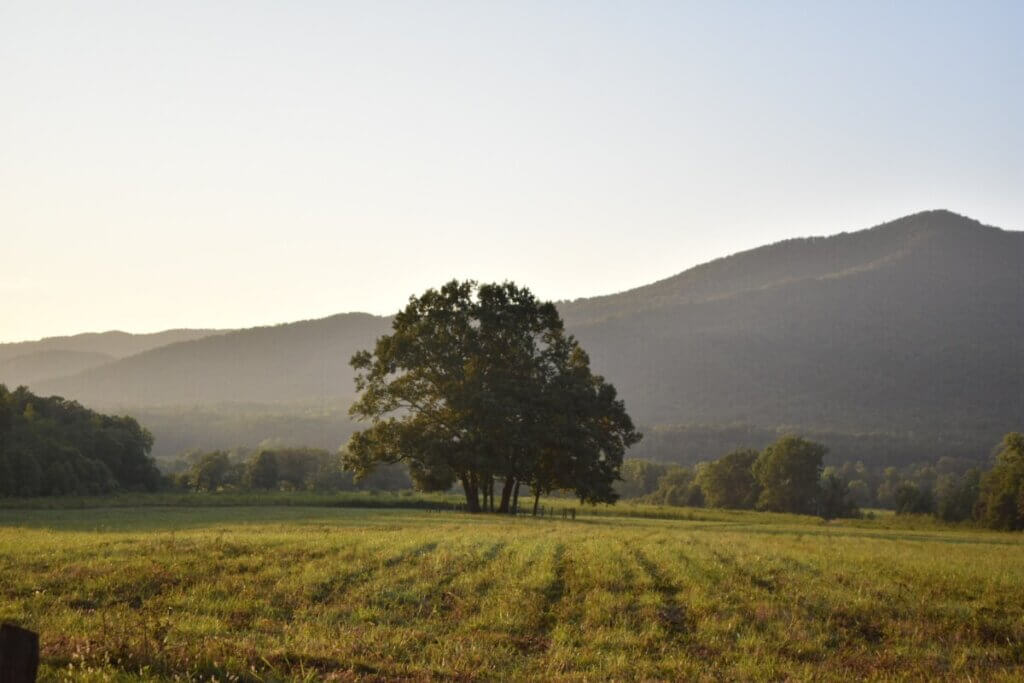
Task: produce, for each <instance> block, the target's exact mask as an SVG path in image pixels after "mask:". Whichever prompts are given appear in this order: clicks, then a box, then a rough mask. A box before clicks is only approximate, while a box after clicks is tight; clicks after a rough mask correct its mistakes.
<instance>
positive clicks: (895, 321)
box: [562, 211, 1024, 436]
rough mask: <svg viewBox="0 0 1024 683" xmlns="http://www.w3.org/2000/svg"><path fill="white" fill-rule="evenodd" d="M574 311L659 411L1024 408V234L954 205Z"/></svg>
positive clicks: (1010, 421) (826, 413)
mask: <svg viewBox="0 0 1024 683" xmlns="http://www.w3.org/2000/svg"><path fill="white" fill-rule="evenodd" d="M562 311H563V314H564V316H565V319H566V321H567V324H568V325H569V327H570V328H571V329H572V330H573V331H574V332H575V333H576V334H577V335H578V337H579V338H580V340H581V342H582V343H583V345H584V348H587V349H588V350H589V351H590V352H591V357H592V361H593V364H594V366H595V367H597V368H600V369H602V370H604V371H605V372H606V374H607V375H608V377H609V378H611V379H612V381H613V382H615V384H616V385H617V386H618V387H619V388H620V390H621V392H622V394H623V396H624V397H625V398H626V399H627V403H628V404H629V405H630V406H631V407H632V409H633V411H635V413H636V414H638V415H640V416H641V419H642V420H644V421H646V422H647V423H648V424H659V423H690V424H693V423H706V424H723V423H743V424H754V425H795V426H799V427H805V428H806V427H814V428H818V429H830V430H844V431H851V430H855V431H884V432H903V433H906V432H909V431H935V432H943V433H948V432H954V433H956V432H960V431H962V430H965V429H968V430H975V431H983V432H985V433H988V434H996V433H997V432H999V431H1000V430H1003V431H1005V430H1008V429H1010V428H1012V427H1018V428H1019V427H1020V426H1021V425H1020V422H1021V420H1022V419H1024V233H1020V232H1007V231H1003V230H999V229H996V228H991V227H987V226H983V225H981V224H980V223H978V222H976V221H973V220H970V219H967V218H964V217H962V216H958V215H956V214H953V213H950V212H948V211H931V212H926V213H921V214H916V215H913V216H909V217H906V218H903V219H900V220H897V221H894V222H891V223H887V224H884V225H880V226H876V227H874V228H871V229H869V230H865V231H861V232H856V233H851V234H841V235H837V236H834V237H829V238H809V239H800V240H788V241H786V242H781V243H778V244H774V245H770V246H767V247H762V248H760V249H754V250H752V251H748V252H744V253H741V254H736V255H734V256H730V257H728V258H724V259H719V260H717V261H714V262H711V263H708V264H705V265H703V266H699V267H697V268H694V269H692V270H689V271H686V272H684V273H682V274H680V275H677V276H675V277H673V278H669V279H668V280H664V281H661V282H658V283H655V284H653V285H649V286H647V287H642V288H639V289H637V290H632V291H630V292H624V293H622V294H619V295H615V296H612V297H601V298H597V299H590V300H584V301H581V302H576V303H571V304H567V305H563V306H562ZM996 436H998V435H997V434H996Z"/></svg>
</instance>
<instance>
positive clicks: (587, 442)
mask: <svg viewBox="0 0 1024 683" xmlns="http://www.w3.org/2000/svg"><path fill="white" fill-rule="evenodd" d="M352 366H353V367H354V368H355V369H356V371H357V374H356V388H357V389H358V390H359V391H360V392H361V395H360V397H359V399H358V400H357V401H356V402H355V403H354V404H353V406H352V408H351V410H350V412H351V414H352V415H353V416H354V417H356V418H358V419H361V420H368V421H370V422H371V424H370V426H369V428H368V429H365V430H361V431H359V432H356V433H355V434H354V435H353V437H352V439H351V440H350V441H349V444H348V446H347V449H346V454H345V461H346V464H347V466H348V467H350V468H351V469H353V470H355V471H356V472H357V474H359V475H362V474H365V473H366V472H368V471H370V470H371V469H372V468H373V467H374V466H375V465H376V464H378V463H382V462H383V463H394V462H405V463H406V464H407V465H408V467H409V471H410V473H411V475H412V477H413V480H414V482H415V484H416V485H417V487H418V488H421V489H424V490H441V489H447V488H449V487H450V486H451V485H452V484H454V482H455V481H459V482H461V484H462V487H463V490H464V491H465V494H466V503H467V505H468V507H469V509H470V510H471V511H474V512H475V511H479V510H481V509H491V510H493V509H494V508H495V501H494V493H495V486H496V484H497V483H498V482H500V484H501V489H500V502H499V503H498V505H497V508H498V510H499V511H507V510H508V509H509V508H510V505H512V504H513V501H514V500H516V499H517V497H518V490H519V486H520V485H521V484H524V483H525V484H527V485H528V486H530V488H531V490H532V491H533V492H534V494H535V495H540V493H542V492H547V491H552V490H556V489H564V490H571V491H573V492H575V494H576V495H577V496H579V498H580V499H581V501H586V502H612V501H614V500H615V499H616V498H617V496H616V494H615V492H614V490H613V489H612V484H613V483H614V481H615V480H616V479H618V476H619V468H620V467H621V466H622V458H623V455H624V453H625V450H626V449H627V448H628V447H629V446H630V445H632V444H634V443H636V442H637V441H638V440H639V439H640V434H638V433H637V432H636V430H635V429H634V427H633V423H632V421H631V420H630V418H629V415H627V413H626V411H625V407H624V405H623V402H622V401H621V400H619V399H618V398H617V397H616V393H615V388H614V387H613V386H612V385H611V384H609V383H607V382H605V381H604V379H603V378H602V377H600V376H598V375H594V374H593V373H591V371H590V361H589V358H588V357H587V355H586V353H585V352H584V351H583V349H582V348H580V346H579V344H578V343H577V342H576V340H575V339H574V338H573V337H572V336H570V335H567V334H566V332H565V329H564V326H563V324H562V320H561V318H560V317H559V315H558V311H557V310H556V308H555V306H554V305H553V304H551V303H549V302H540V301H538V300H537V299H536V298H535V297H534V295H533V294H532V293H531V292H530V291H529V290H528V289H525V288H520V287H517V286H516V285H515V284H512V283H504V284H483V285H478V284H477V283H476V282H472V281H467V282H457V281H452V282H449V283H448V284H446V285H445V286H443V287H442V288H441V289H439V290H434V289H430V290H428V291H427V292H425V293H424V294H423V295H421V296H419V297H412V298H411V299H410V300H409V304H408V305H407V306H406V307H405V309H404V310H403V311H401V312H400V313H399V314H398V315H396V316H395V320H394V323H393V325H392V334H390V335H385V336H383V337H381V338H379V339H378V340H377V342H376V344H375V346H374V349H373V351H361V352H359V353H356V354H355V355H354V356H353V357H352Z"/></svg>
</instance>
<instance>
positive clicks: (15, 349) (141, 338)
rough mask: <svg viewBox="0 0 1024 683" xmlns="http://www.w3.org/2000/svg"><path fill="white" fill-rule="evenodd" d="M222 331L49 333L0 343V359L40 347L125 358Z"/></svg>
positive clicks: (35, 350)
mask: <svg viewBox="0 0 1024 683" xmlns="http://www.w3.org/2000/svg"><path fill="white" fill-rule="evenodd" d="M221 333H222V331H221V330H166V331H164V332H155V333H153V334H129V333H127V332H117V331H115V332H89V333H86V334H76V335H73V336H69V337H47V338H46V339H40V340H38V341H26V342H15V343H11V344H0V361H2V360H7V359H10V358H15V357H17V356H27V355H29V354H33V353H39V352H41V351H78V352H82V353H102V354H104V355H107V356H113V357H114V358H124V357H126V356H131V355H134V354H136V353H141V352H143V351H148V350H149V349H155V348H157V347H159V346H166V345H167V344H174V343H176V342H180V341H188V340H191V339H201V338H203V337H209V336H210V335H213V334H221Z"/></svg>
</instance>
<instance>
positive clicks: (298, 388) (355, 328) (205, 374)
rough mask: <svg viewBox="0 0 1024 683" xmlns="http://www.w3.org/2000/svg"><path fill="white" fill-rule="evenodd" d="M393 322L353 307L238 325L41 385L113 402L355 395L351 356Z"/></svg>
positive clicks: (264, 400)
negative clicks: (309, 316)
mask: <svg viewBox="0 0 1024 683" xmlns="http://www.w3.org/2000/svg"><path fill="white" fill-rule="evenodd" d="M389 324H390V323H389V319H387V318H379V317H376V316H372V315H368V314H364V313H351V314H342V315H336V316H332V317H330V318H324V319H322V320H310V321H304V322H298V323H291V324H287V325H277V326H274V327H257V328H252V329H248V330H238V331H235V332H229V333H226V334H221V335H216V336H209V337H206V338H203V339H198V340H195V341H187V342H178V343H175V344H170V345H167V346H163V347H160V348H157V349H153V350H150V351H146V352H144V353H140V354H137V355H135V356H130V357H128V358H125V359H122V360H120V361H118V362H117V363H113V364H111V365H107V366H104V367H100V368H95V369H93V370H88V371H86V372H83V373H79V374H77V375H73V376H71V377H65V378H61V379H57V380H51V381H47V382H42V383H40V384H39V385H38V387H37V388H38V389H39V390H40V391H42V392H44V393H53V394H61V395H63V396H66V397H71V398H75V399H78V400H80V401H83V402H86V403H89V404H96V405H99V406H114V407H131V406H157V405H171V404H201V403H217V402H247V403H273V402H287V401H304V400H308V399H320V398H331V397H339V396H350V395H352V393H353V391H354V387H353V384H352V371H351V368H350V367H349V365H348V361H349V359H350V358H351V356H352V354H353V353H354V352H355V351H356V350H358V349H361V348H365V347H367V346H369V345H370V344H372V343H373V341H374V340H375V339H376V338H377V336H379V335H380V334H382V333H384V332H385V331H386V330H387V329H388V327H389Z"/></svg>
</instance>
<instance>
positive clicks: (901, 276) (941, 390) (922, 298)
mask: <svg viewBox="0 0 1024 683" xmlns="http://www.w3.org/2000/svg"><path fill="white" fill-rule="evenodd" d="M434 284H439V283H434ZM524 284H528V283H524ZM1022 302H1024V233H1020V232H1008V231H1004V230H1000V229H997V228H992V227H987V226H984V225H982V224H980V223H978V222H977V221H974V220H971V219H968V218H964V217H962V216H958V215H956V214H953V213H950V212H947V211H930V212H925V213H920V214H916V215H913V216H908V217H906V218H902V219H899V220H897V221H893V222H891V223H887V224H884V225H880V226H877V227H874V228H871V229H868V230H861V231H859V232H852V233H842V234H839V235H835V236H833V237H814V238H807V239H796V240H787V241H785V242H780V243H778V244H773V245H769V246H766V247H762V248H759V249H754V250H751V251H747V252H743V253H740V254H735V255H733V256H729V257H727V258H722V259H718V260H716V261H713V262H710V263H707V264H704V265H701V266H698V267H696V268H692V269H690V270H687V271H685V272H683V273H680V274H679V275H677V276H674V277H671V278H668V279H666V280H662V281H660V282H656V283H654V284H652V285H649V286H646V287H641V288H638V289H635V290H631V291H628V292H623V293H620V294H614V295H610V296H603V297H596V298H593V299H585V300H578V301H574V302H562V303H560V304H559V309H560V311H561V313H562V315H563V317H564V318H565V320H566V323H567V326H568V327H569V329H570V331H572V332H573V333H575V334H576V335H577V336H578V337H579V338H580V340H581V342H582V344H583V347H584V348H585V349H586V350H587V351H588V352H589V353H590V355H591V358H592V367H593V368H594V369H595V371H597V372H600V373H602V374H603V375H605V376H606V377H607V378H608V379H609V381H611V382H612V383H613V384H615V386H616V387H617V388H618V389H619V391H620V394H621V396H622V397H623V398H624V399H625V400H626V403H627V406H628V408H629V411H630V413H631V414H632V415H633V417H634V418H635V420H636V421H637V423H638V424H640V425H642V426H643V427H644V428H645V431H647V432H649V433H651V434H658V435H660V436H659V438H657V439H650V440H648V441H646V442H644V443H643V444H642V445H641V446H640V450H644V449H646V450H647V451H648V452H646V453H645V455H646V456H648V457H656V458H658V459H662V460H664V459H672V458H674V457H676V456H674V455H673V454H672V451H673V450H676V451H677V452H678V453H679V456H678V457H679V458H682V459H686V460H690V459H692V458H693V457H698V456H694V455H692V454H693V453H696V452H699V451H702V450H704V447H702V446H701V445H700V444H708V443H709V442H716V443H717V441H716V440H718V441H721V442H722V443H725V442H729V443H730V444H732V443H733V440H734V439H733V436H727V437H725V438H723V439H720V438H719V437H721V436H722V431H721V430H723V429H729V430H734V431H735V430H737V429H738V430H741V431H742V430H748V431H749V432H750V433H751V434H757V435H759V436H758V437H757V439H756V440H757V441H760V442H764V441H766V440H770V438H774V437H775V436H777V435H778V434H779V433H781V432H782V431H801V432H804V433H808V434H814V435H817V436H818V438H822V439H827V440H828V441H829V443H832V444H845V445H846V446H845V447H843V446H839V447H838V448H836V447H834V449H833V453H835V451H836V450H841V451H843V452H845V453H850V454H853V455H854V456H858V455H859V456H864V455H865V454H875V455H876V456H878V457H876V458H875V459H876V460H882V461H884V460H885V459H886V458H889V457H892V458H898V459H900V460H904V459H908V458H916V459H919V460H927V459H933V458H934V457H936V456H937V455H948V456H950V457H958V456H971V457H979V456H980V454H984V453H988V451H989V449H990V448H991V447H992V446H993V445H994V444H996V443H997V442H998V441H999V439H1000V438H1001V437H1002V435H1003V434H1005V433H1006V432H1009V431H1013V430H1015V429H1020V428H1021V425H1020V420H1021V419H1024V418H1022V416H1024V305H1022ZM400 303H401V302H396V308H397V305H398V304H400ZM389 329H390V319H389V318H383V317H376V316H371V315H366V314H345V315H337V316H333V317H330V318H325V319H323V320H313V321H304V322H300V323H293V324H288V325H279V326H276V327H266V328H255V329H250V330H240V331H236V332H231V333H228V334H223V335H219V336H207V337H206V338H202V339H198V340H193V341H184V342H179V343H174V344H169V345H164V346H161V347H159V348H154V349H151V350H148V351H145V352H142V353H138V354H136V355H133V356H129V357H126V358H122V359H121V360H117V361H116V362H111V363H107V364H104V365H100V366H98V367H93V368H90V369H87V370H85V371H84V372H79V373H71V374H68V375H67V376H64V377H60V378H57V379H49V380H45V381H37V382H33V383H31V384H32V387H33V389H34V390H36V391H37V392H40V393H46V394H59V395H63V396H68V397H72V398H75V399H78V400H82V401H84V402H87V403H88V404H89V405H97V406H101V407H106V408H116V409H118V410H131V411H134V412H146V413H149V414H152V415H159V416H160V417H159V420H158V422H159V423H160V426H159V427H158V428H156V429H155V430H154V431H155V432H156V435H157V451H158V452H160V451H162V448H161V445H160V441H161V438H165V439H166V440H167V441H168V442H174V443H175V444H178V445H184V444H185V443H194V442H196V441H198V440H206V439H214V440H215V442H214V443H205V444H202V445H203V447H207V448H215V447H231V446H235V445H255V444H256V443H257V442H258V441H254V442H251V443H248V444H238V443H237V442H234V441H232V440H233V439H236V438H238V435H239V434H243V433H246V432H245V428H244V425H246V424H254V423H255V424H257V425H258V426H257V428H256V429H255V430H253V431H252V432H251V433H252V435H253V436H252V438H253V439H257V438H258V439H259V440H262V439H274V438H279V437H280V438H284V439H287V440H288V441H291V440H292V439H302V441H301V443H303V444H307V445H312V446H320V447H326V448H335V447H337V446H338V444H339V441H338V439H339V437H344V436H345V435H347V434H348V433H349V432H350V431H351V429H352V425H351V424H350V423H348V422H347V420H346V419H345V418H344V408H343V406H344V405H345V404H346V402H347V401H349V400H350V398H351V397H352V394H353V393H354V392H353V389H354V387H353V384H352V375H353V373H352V370H351V368H350V367H349V366H348V360H349V358H350V356H351V354H352V353H353V352H354V351H356V350H358V349H363V348H369V346H370V345H371V344H372V342H373V340H374V339H375V338H376V337H377V336H379V335H381V334H384V333H386V332H387V331H388V330H389ZM195 334H199V333H195ZM204 336H205V335H204ZM73 339H78V338H73ZM4 348H5V347H0V351H2V350H3V349H4ZM58 348H59V347H58ZM77 349H78V350H86V349H84V347H82V346H81V345H79V346H78V347H77ZM93 350H95V349H93ZM104 352H105V353H111V352H110V350H109V348H108V349H107V350H106V351H104ZM111 355H115V354H111ZM2 368H3V366H0V373H2V372H3V369H2ZM5 379H6V378H5V377H3V376H2V375H0V381H4V380H5ZM197 413H198V414H201V415H202V419H200V420H198V421H197V420H195V419H194V417H195V415H196V414H197ZM292 418H294V419H292ZM254 421H255V422H254ZM218 424H220V425H221V427H222V428H221V427H218V426H217V425H218ZM275 425H276V426H275ZM218 429H220V431H218ZM193 430H199V431H202V439H199V437H198V435H196V434H193V433H192V432H193ZM161 434H165V435H166V437H161ZM218 434H220V435H221V438H220V439H219V440H218V439H217V436H216V435H218ZM193 437H195V438H193ZM670 438H671V439H674V441H673V443H672V444H670V443H669V442H668V440H669V439H670ZM879 444H881V445H879ZM745 445H749V446H754V447H756V446H758V445H759V444H758V443H750V444H745ZM655 451H656V452H655ZM684 454H685V455H684ZM716 455H720V453H706V454H703V453H702V454H701V456H699V457H714V456H716ZM833 457H835V456H834V455H833Z"/></svg>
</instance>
